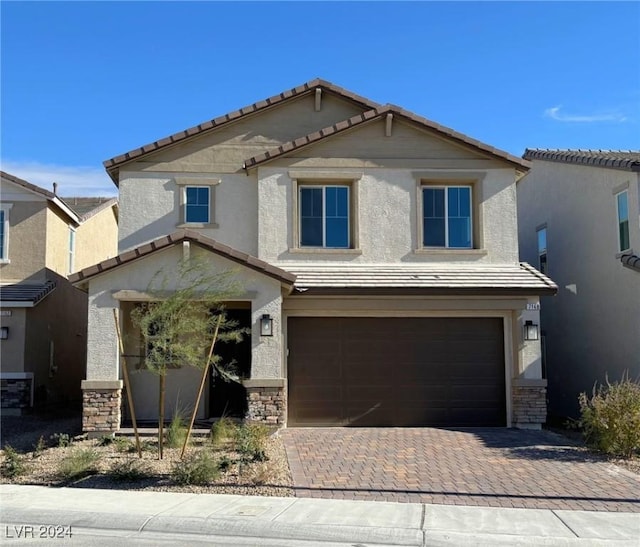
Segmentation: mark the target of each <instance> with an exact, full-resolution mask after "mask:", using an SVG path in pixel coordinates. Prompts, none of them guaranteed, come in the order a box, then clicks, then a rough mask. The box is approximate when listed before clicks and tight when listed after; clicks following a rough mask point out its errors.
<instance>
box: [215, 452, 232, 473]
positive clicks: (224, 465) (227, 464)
mask: <svg viewBox="0 0 640 547" xmlns="http://www.w3.org/2000/svg"><path fill="white" fill-rule="evenodd" d="M232 465H233V460H232V459H231V458H229V456H222V457H221V458H220V461H219V462H218V469H220V471H222V472H223V473H224V472H225V471H227V470H229V469H230V468H231V466H232Z"/></svg>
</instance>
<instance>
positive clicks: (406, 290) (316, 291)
mask: <svg viewBox="0 0 640 547" xmlns="http://www.w3.org/2000/svg"><path fill="white" fill-rule="evenodd" d="M557 292H558V288H557V287H555V288H554V287H535V288H532V287H468V288H465V287H326V286H325V287H298V286H296V287H294V290H293V292H292V295H295V296H327V295H339V296H355V295H367V296H399V295H405V296H439V295H442V296H522V297H530V296H552V295H554V294H556V293H557Z"/></svg>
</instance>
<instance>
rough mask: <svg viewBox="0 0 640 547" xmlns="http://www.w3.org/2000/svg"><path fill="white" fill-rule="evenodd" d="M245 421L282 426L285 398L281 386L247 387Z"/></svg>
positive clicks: (284, 413) (283, 422)
mask: <svg viewBox="0 0 640 547" xmlns="http://www.w3.org/2000/svg"><path fill="white" fill-rule="evenodd" d="M245 387H246V389H247V401H248V410H247V420H248V421H251V422H260V423H264V424H267V425H277V426H283V425H284V424H285V422H286V414H287V398H286V395H285V391H284V387H282V386H268V387H267V386H254V387H251V386H248V385H246V384H245Z"/></svg>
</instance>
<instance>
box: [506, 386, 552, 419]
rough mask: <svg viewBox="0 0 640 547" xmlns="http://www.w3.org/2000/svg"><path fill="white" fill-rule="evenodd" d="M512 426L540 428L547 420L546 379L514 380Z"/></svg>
mask: <svg viewBox="0 0 640 547" xmlns="http://www.w3.org/2000/svg"><path fill="white" fill-rule="evenodd" d="M512 393H513V426H514V427H519V428H527V429H540V428H541V427H542V424H544V423H545V422H546V421H547V381H546V380H514V384H513V388H512Z"/></svg>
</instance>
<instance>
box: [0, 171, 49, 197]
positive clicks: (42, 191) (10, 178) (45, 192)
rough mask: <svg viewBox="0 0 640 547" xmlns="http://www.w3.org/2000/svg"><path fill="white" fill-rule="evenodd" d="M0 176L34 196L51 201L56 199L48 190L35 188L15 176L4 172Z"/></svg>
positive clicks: (33, 185)
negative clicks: (34, 194)
mask: <svg viewBox="0 0 640 547" xmlns="http://www.w3.org/2000/svg"><path fill="white" fill-rule="evenodd" d="M0 175H1V176H2V178H3V179H6V180H8V181H9V182H13V183H14V184H17V185H18V186H22V187H23V188H26V189H27V190H31V191H32V192H35V193H36V194H40V195H41V196H44V197H46V198H47V199H53V198H55V197H57V196H56V195H55V194H54V193H53V192H49V190H45V189H44V188H40V186H36V185H35V184H31V183H30V182H27V181H26V180H24V179H21V178H18V177H16V176H15V175H12V174H11V173H7V172H6V171H0Z"/></svg>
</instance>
